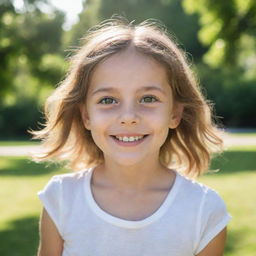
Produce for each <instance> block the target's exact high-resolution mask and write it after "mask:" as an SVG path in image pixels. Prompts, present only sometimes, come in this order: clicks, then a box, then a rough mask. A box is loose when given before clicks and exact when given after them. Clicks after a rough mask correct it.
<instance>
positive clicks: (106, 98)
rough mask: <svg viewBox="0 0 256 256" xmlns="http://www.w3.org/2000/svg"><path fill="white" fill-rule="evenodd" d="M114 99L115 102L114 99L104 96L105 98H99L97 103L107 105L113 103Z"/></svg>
mask: <svg viewBox="0 0 256 256" xmlns="http://www.w3.org/2000/svg"><path fill="white" fill-rule="evenodd" d="M114 101H115V103H117V102H116V100H115V99H113V98H108V97H105V98H103V99H101V100H100V101H99V104H105V105H109V104H113V103H114Z"/></svg>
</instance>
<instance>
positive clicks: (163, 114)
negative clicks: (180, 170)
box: [81, 49, 181, 166]
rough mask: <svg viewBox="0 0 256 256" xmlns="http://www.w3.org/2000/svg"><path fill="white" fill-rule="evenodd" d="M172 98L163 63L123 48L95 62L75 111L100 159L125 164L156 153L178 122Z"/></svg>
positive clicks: (150, 158)
mask: <svg viewBox="0 0 256 256" xmlns="http://www.w3.org/2000/svg"><path fill="white" fill-rule="evenodd" d="M173 103H174V102H173V100H172V91H171V87H170V85H169V84H168V80H167V75H166V71H165V68H164V67H163V66H162V65H161V64H159V63H158V62H157V61H156V60H154V59H153V58H151V57H147V56H145V55H143V54H140V53H137V52H136V51H135V50H131V49H127V50H125V51H123V52H121V53H117V54H115V55H113V56H111V57H109V58H108V59H106V60H105V61H104V62H101V63H99V64H98V65H97V67H96V69H95V70H94V72H93V74H92V77H91V82H90V86H89V89H88V93H87V97H86V107H84V108H83V109H81V111H82V116H83V121H84V125H85V127H86V128H87V129H88V130H90V131H91V134H92V137H93V139H94V142H95V143H96V145H97V146H98V147H99V148H100V149H101V150H102V152H103V154H104V158H105V159H106V158H108V160H111V161H115V162H116V163H119V164H121V165H127V166H128V165H134V164H136V163H142V162H144V163H149V162H152V159H158V158H159V150H160V147H161V146H162V145H163V143H164V142H165V140H166V137H167V135H168V130H169V128H176V127H177V125H178V124H179V121H180V116H181V106H179V107H178V106H176V105H174V106H173ZM174 108H175V109H174ZM174 110H175V111H174ZM150 160H151V161H150ZM145 161H146V162H145Z"/></svg>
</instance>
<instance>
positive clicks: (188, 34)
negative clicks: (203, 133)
mask: <svg viewBox="0 0 256 256" xmlns="http://www.w3.org/2000/svg"><path fill="white" fill-rule="evenodd" d="M113 14H119V15H122V16H124V17H126V18H127V19H128V20H129V21H132V20H135V23H139V22H141V21H143V20H145V19H148V18H155V19H159V20H160V21H162V22H163V23H164V24H165V25H166V26H167V28H168V30H169V31H170V32H171V33H172V34H173V35H174V37H175V38H176V40H177V42H178V44H179V47H180V48H182V49H183V50H184V51H186V52H187V55H188V58H189V60H190V61H191V62H192V63H193V64H194V67H193V68H194V69H195V71H196V73H197V74H198V79H199V81H200V83H201V85H202V87H203V92H204V94H205V95H206V97H207V98H208V99H209V100H211V101H213V102H214V104H215V105H214V106H215V115H216V116H217V117H218V118H219V121H220V122H221V123H222V124H223V126H224V127H225V129H226V131H227V132H228V133H227V135H226V145H227V146H228V148H227V150H226V151H225V152H224V154H223V155H221V156H219V157H218V158H217V159H215V160H214V161H213V164H212V169H219V170H220V172H219V173H217V174H210V175H205V176H203V177H202V178H201V180H202V182H204V183H206V184H207V185H209V186H211V187H213V188H215V189H216V190H218V191H219V193H220V194H221V195H222V197H223V198H224V200H225V201H226V202H227V206H228V209H229V211H230V213H231V215H232V216H233V220H232V221H231V224H230V235H229V237H228V243H227V247H226V251H225V255H228V256H231V255H232V256H235V255H237V256H238V255H239V256H240V255H246V256H252V255H255V251H256V206H255V200H256V192H255V191H254V189H253V186H255V183H256V175H255V170H256V161H255V159H256V158H255V156H256V154H255V153H256V130H255V128H256V112H255V110H256V1H255V0H229V1H221V0H215V1H211V0H122V1H121V0H86V1H83V0H73V1H61V0H0V255H2V256H4V255H8V256H9V255H11V256H15V255H21V256H23V255H24V256H25V255H26V256H30V255H36V248H37V244H38V225H37V224H38V223H37V222H38V218H39V212H40V209H41V208H40V207H41V205H40V204H39V202H38V199H37V198H36V192H37V191H38V190H40V189H41V188H42V187H43V186H44V185H45V183H46V182H47V180H48V179H49V177H50V176H52V175H53V174H57V173H63V172H65V171H68V170H64V169H63V168H60V167H58V166H48V165H46V164H36V163H32V162H31V161H30V158H29V157H27V156H25V155H24V154H23V153H24V148H25V147H31V145H35V144H36V143H37V142H30V140H31V136H30V135H29V134H28V132H27V130H28V129H33V130H37V129H40V128H42V126H41V125H40V123H43V122H44V117H43V114H42V109H43V103H44V101H45V99H46V98H47V97H48V96H49V95H50V93H51V91H52V90H53V89H54V88H56V86H57V85H58V83H59V82H60V81H61V80H62V79H63V78H64V76H65V72H66V71H67V68H68V63H67V59H68V57H69V56H70V55H71V54H72V51H73V50H74V49H76V48H77V47H79V46H80V40H79V39H80V38H81V37H83V35H84V34H85V33H86V31H87V30H88V29H89V28H90V27H91V26H93V25H96V24H98V23H99V22H101V21H103V20H104V19H108V18H110V17H111V16H112V15H113ZM22 150H23V151H22ZM22 152H23V153H22ZM10 198H12V199H11V200H10Z"/></svg>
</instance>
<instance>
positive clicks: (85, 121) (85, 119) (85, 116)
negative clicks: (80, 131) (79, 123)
mask: <svg viewBox="0 0 256 256" xmlns="http://www.w3.org/2000/svg"><path fill="white" fill-rule="evenodd" d="M79 110H80V114H81V117H82V120H83V124H84V127H85V128H86V129H87V130H90V129H91V127H90V119H89V115H88V112H87V110H86V108H85V106H84V105H79Z"/></svg>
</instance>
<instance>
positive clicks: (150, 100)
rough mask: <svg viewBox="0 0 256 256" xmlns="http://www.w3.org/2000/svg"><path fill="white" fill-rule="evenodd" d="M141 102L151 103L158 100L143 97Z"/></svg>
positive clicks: (152, 97)
mask: <svg viewBox="0 0 256 256" xmlns="http://www.w3.org/2000/svg"><path fill="white" fill-rule="evenodd" d="M142 101H144V102H142V103H153V102H156V101H158V99H157V98H156V97H155V96H145V97H143V98H142Z"/></svg>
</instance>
